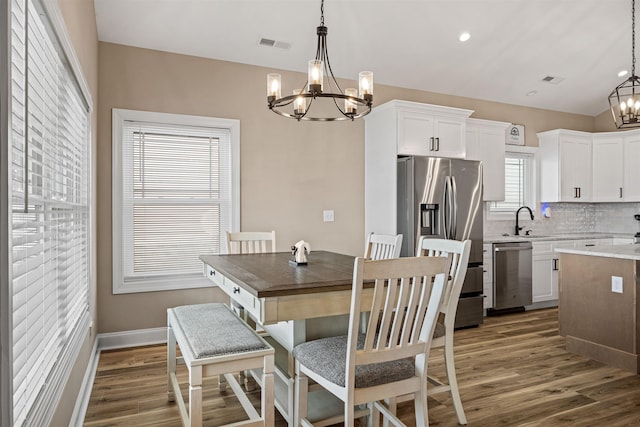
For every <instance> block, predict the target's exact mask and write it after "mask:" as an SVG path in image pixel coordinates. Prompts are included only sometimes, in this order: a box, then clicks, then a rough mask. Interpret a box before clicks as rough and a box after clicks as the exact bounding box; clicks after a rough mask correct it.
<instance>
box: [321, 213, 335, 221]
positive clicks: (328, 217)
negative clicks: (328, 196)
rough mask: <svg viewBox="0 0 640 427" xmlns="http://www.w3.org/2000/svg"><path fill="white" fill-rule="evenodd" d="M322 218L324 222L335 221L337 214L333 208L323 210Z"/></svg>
mask: <svg viewBox="0 0 640 427" xmlns="http://www.w3.org/2000/svg"><path fill="white" fill-rule="evenodd" d="M322 220H323V221H324V222H333V221H335V216H334V213H333V210H329V211H322Z"/></svg>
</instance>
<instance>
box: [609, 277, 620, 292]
mask: <svg viewBox="0 0 640 427" xmlns="http://www.w3.org/2000/svg"><path fill="white" fill-rule="evenodd" d="M611 292H616V293H619V294H621V293H622V277H620V276H611Z"/></svg>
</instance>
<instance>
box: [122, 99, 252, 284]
mask: <svg viewBox="0 0 640 427" xmlns="http://www.w3.org/2000/svg"><path fill="white" fill-rule="evenodd" d="M125 121H140V122H152V123H167V124H174V125H182V126H201V127H213V128H222V129H226V130H228V131H229V139H230V141H229V142H230V149H231V150H230V151H231V199H232V200H231V228H232V230H236V229H239V228H240V121H239V120H236V119H221V118H213V117H204V116H191V115H184V114H172V113H157V112H151V111H139V110H125V109H119V108H114V109H113V110H112V123H111V125H112V141H113V143H112V155H111V163H112V169H111V171H112V180H111V191H112V198H111V202H112V206H111V212H112V244H113V248H112V254H113V257H112V272H113V277H112V291H113V293H114V294H126V293H137V292H155V291H168V290H180V289H192V288H204V287H209V286H211V282H210V281H209V280H208V279H207V278H206V277H205V276H204V275H202V276H198V277H188V278H180V279H179V281H178V280H176V279H175V278H171V277H167V278H164V279H158V278H154V279H153V280H149V279H147V280H145V279H141V280H136V281H127V282H126V283H125V281H124V271H123V269H124V266H123V265H122V254H123V238H122V233H123V229H124V227H123V226H124V224H123V215H122V206H123V200H122V199H123V194H122V189H123V176H122V174H123V165H122V144H123V128H124V122H125Z"/></svg>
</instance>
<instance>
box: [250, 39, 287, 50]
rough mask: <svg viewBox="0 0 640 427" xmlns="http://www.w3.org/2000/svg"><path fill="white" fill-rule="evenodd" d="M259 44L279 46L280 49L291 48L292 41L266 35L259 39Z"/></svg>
mask: <svg viewBox="0 0 640 427" xmlns="http://www.w3.org/2000/svg"><path fill="white" fill-rule="evenodd" d="M258 44H259V45H260V46H267V47H277V48H278V49H291V43H287V42H282V41H279V40H273V39H268V38H265V37H261V38H260V41H258Z"/></svg>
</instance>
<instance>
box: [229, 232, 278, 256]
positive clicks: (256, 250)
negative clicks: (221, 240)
mask: <svg viewBox="0 0 640 427" xmlns="http://www.w3.org/2000/svg"><path fill="white" fill-rule="evenodd" d="M275 251H276V232H275V231H239V232H234V233H231V232H227V253H229V254H263V253H267V252H275Z"/></svg>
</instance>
